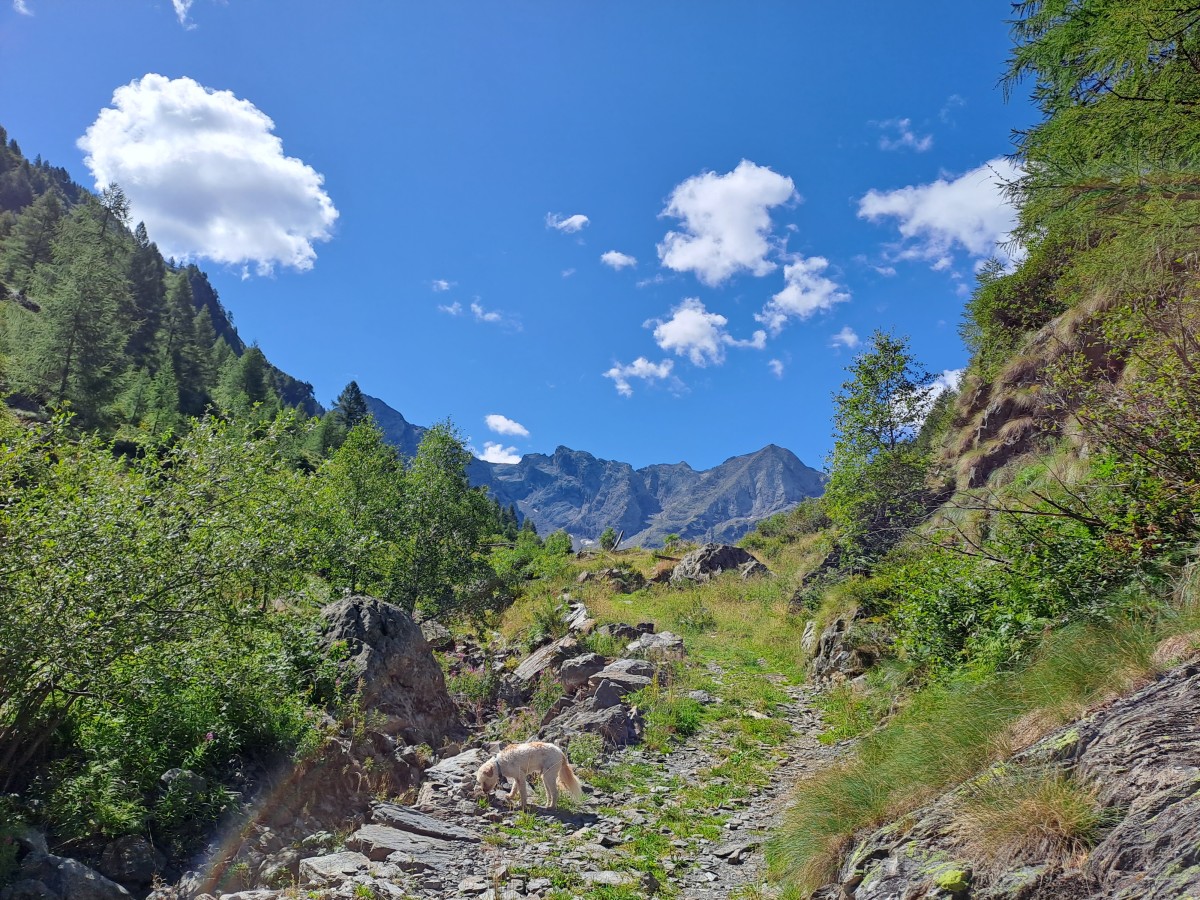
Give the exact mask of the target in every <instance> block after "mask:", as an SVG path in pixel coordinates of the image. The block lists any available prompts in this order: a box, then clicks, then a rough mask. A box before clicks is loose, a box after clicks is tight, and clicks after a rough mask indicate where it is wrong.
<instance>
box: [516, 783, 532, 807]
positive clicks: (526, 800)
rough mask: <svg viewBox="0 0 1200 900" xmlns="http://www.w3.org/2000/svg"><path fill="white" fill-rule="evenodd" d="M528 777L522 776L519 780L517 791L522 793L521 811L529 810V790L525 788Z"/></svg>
mask: <svg viewBox="0 0 1200 900" xmlns="http://www.w3.org/2000/svg"><path fill="white" fill-rule="evenodd" d="M525 778H526V776H524V775H522V776H521V777H520V778H518V779H517V788H516V789H517V790H519V791H520V792H521V809H522V810H525V809H528V808H529V789H528V788H527V787H526V786H525Z"/></svg>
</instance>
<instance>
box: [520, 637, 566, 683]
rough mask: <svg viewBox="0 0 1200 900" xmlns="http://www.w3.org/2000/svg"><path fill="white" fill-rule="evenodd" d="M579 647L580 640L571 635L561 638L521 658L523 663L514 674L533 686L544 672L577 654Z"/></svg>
mask: <svg viewBox="0 0 1200 900" xmlns="http://www.w3.org/2000/svg"><path fill="white" fill-rule="evenodd" d="M578 649H579V642H578V641H576V640H575V638H573V637H571V636H570V635H568V636H567V637H563V638H559V639H558V640H557V641H555V642H554V643H552V644H547V645H546V646H545V647H539V648H538V649H537V650H534V651H533V652H532V653H530V654H529V655H528V656H527V657H525V659H523V660H521V664H520V665H519V666H517V668H516V669H515V670H514V671H513V676H514V678H515V679H516V680H517V681H518V682H519V683H521V684H522V685H525V686H527V687H528V686H532V685H533V684H534V683H535V682H537V680H538V679H539V678H541V676H542V673H543V672H547V671H553V670H554V669H556V668H557V667H558V666H559V665H560V664H561V663H563V662H564V661H566V660H568V659H570V658H571V657H572V656H575V655H576V651H577V650H578Z"/></svg>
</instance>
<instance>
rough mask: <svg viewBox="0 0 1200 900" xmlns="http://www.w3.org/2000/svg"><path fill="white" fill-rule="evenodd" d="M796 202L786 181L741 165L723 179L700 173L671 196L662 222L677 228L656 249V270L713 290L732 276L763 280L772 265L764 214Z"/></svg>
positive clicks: (768, 221)
mask: <svg viewBox="0 0 1200 900" xmlns="http://www.w3.org/2000/svg"><path fill="white" fill-rule="evenodd" d="M795 196H796V186H795V184H794V183H793V182H792V179H790V178H788V177H786V176H784V175H780V174H778V173H777V172H773V171H771V170H770V169H768V168H766V167H764V166H759V165H755V164H754V163H752V162H750V161H749V160H742V161H741V162H740V163H739V164H738V166H737V168H735V169H734V170H733V171H732V172H727V173H725V174H724V175H718V174H716V173H715V172H704V173H702V174H700V175H696V176H695V177H693V178H689V179H687V181H684V182H683V183H682V184H680V185H678V186H677V187H676V188H675V190H674V191H672V192H671V196H670V198H668V200H667V206H666V208H665V209H664V210H663V215H664V216H669V217H671V218H675V219H679V220H680V223H681V228H680V230H678V231H669V232H667V235H666V237H664V238H663V241H662V243H661V244H659V245H658V256H659V259H660V260H661V261H662V264H663V265H664V266H666V267H667V268H668V269H673V270H675V271H676V272H694V273H695V275H696V277H697V278H699V279H700V280H701V281H702V282H704V283H705V284H708V285H717V284H720V283H721V282H723V281H725V280H726V279H727V278H729V277H730V276H731V275H734V274H736V273H738V272H750V273H752V274H754V275H766V274H767V273H769V272H771V271H772V270H773V269H775V267H776V264H775V263H774V262H772V261H771V260H769V259H768V258H767V257H768V255H769V253H770V251H771V241H770V235H771V214H770V210H771V209H772V208H774V207H776V206H781V205H782V204H784V203H787V202H788V201H789V200H791V199H792V198H794V197H795Z"/></svg>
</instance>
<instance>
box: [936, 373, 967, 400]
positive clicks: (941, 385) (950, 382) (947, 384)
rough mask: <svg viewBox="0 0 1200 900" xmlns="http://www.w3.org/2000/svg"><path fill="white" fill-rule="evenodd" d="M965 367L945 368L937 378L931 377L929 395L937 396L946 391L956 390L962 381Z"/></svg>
mask: <svg viewBox="0 0 1200 900" xmlns="http://www.w3.org/2000/svg"><path fill="white" fill-rule="evenodd" d="M965 371H966V369H946V370H945V371H943V372H942V374H941V375H939V376H938V377H937V378H935V379H933V383H932V384H931V385H930V392H929V393H930V395H931V396H932V397H935V398H936V397H938V396H940V395H941V394H944V393H945V392H946V391H957V390H958V386H959V384H961V383H962V377H963V372H965Z"/></svg>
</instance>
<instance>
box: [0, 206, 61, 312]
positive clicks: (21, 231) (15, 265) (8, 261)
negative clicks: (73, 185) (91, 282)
mask: <svg viewBox="0 0 1200 900" xmlns="http://www.w3.org/2000/svg"><path fill="white" fill-rule="evenodd" d="M63 215H64V209H63V205H62V201H61V200H60V199H59V197H58V195H57V194H56V193H54V192H53V191H52V192H50V193H47V194H43V195H42V196H41V197H39V198H38V199H37V200H35V201H34V202H33V203H32V204H31V205H30V206H28V207H26V208H25V210H24V212H22V213H21V214H20V216H19V217H18V218H17V221H16V223H15V224H14V225H13V230H12V233H11V234H9V236H8V237H7V238H5V240H4V244H3V246H0V280H3V281H4V282H6V283H7V284H8V285H9V286H10V287H13V288H16V289H17V290H19V291H25V290H28V288H29V285H30V283H31V282H32V281H33V273H34V270H35V269H36V268H37V266H38V265H39V264H40V263H46V262H49V261H50V260H51V258H52V254H53V247H54V237H55V235H56V234H57V233H58V227H59V223H60V222H61V220H62V217H63Z"/></svg>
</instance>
